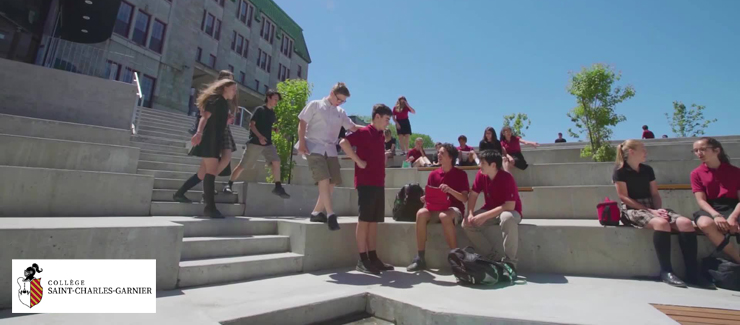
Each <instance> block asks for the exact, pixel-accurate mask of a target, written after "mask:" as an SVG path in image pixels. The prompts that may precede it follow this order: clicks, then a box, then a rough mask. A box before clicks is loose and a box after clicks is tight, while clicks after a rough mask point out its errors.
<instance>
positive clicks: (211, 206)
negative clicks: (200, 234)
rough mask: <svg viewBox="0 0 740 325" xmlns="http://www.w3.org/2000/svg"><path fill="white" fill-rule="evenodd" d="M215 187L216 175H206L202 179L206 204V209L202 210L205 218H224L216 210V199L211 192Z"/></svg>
mask: <svg viewBox="0 0 740 325" xmlns="http://www.w3.org/2000/svg"><path fill="white" fill-rule="evenodd" d="M215 187H216V175H213V174H206V176H205V177H203V196H204V199H205V203H206V207H205V208H204V211H203V212H204V213H205V215H206V216H208V217H211V218H223V217H224V216H223V215H222V214H221V212H219V211H218V209H216V199H215V194H214V192H213V190H214V188H215Z"/></svg>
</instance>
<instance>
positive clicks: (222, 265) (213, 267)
mask: <svg viewBox="0 0 740 325" xmlns="http://www.w3.org/2000/svg"><path fill="white" fill-rule="evenodd" d="M302 259H303V255H300V254H295V253H277V254H265V255H255V256H240V257H228V258H217V259H207V260H195V261H186V262H180V274H179V277H178V287H180V288H187V287H193V286H200V285H209V284H218V283H227V282H235V281H245V280H249V279H254V278H259V277H266V276H280V275H285V274H293V273H298V272H300V270H301V267H302Z"/></svg>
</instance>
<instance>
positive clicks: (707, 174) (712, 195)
mask: <svg viewBox="0 0 740 325" xmlns="http://www.w3.org/2000/svg"><path fill="white" fill-rule="evenodd" d="M739 189H740V168H737V167H735V166H733V165H730V164H727V163H722V164H720V165H719V167H718V168H716V169H712V168H709V167H707V165H706V164H704V163H702V164H701V165H699V167H696V169H694V170H693V171H692V172H691V190H692V191H693V192H694V193H696V192H704V194H706V195H707V200H716V199H719V198H723V199H735V200H737V199H738V196H737V191H738V190H739Z"/></svg>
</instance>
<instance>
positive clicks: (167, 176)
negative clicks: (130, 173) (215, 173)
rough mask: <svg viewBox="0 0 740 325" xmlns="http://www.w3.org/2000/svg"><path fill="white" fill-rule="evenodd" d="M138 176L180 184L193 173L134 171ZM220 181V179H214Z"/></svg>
mask: <svg viewBox="0 0 740 325" xmlns="http://www.w3.org/2000/svg"><path fill="white" fill-rule="evenodd" d="M136 173H137V174H139V175H151V176H154V178H155V179H160V178H165V179H176V180H179V181H181V182H183V181H185V180H186V179H188V178H190V176H193V174H194V173H195V172H170V171H163V170H149V169H139V170H137V171H136ZM216 179H221V178H218V177H217V178H216ZM223 179H224V180H225V179H227V178H226V177H223Z"/></svg>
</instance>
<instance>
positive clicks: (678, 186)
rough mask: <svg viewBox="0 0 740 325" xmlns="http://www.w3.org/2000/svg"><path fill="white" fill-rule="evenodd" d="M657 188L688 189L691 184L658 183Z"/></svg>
mask: <svg viewBox="0 0 740 325" xmlns="http://www.w3.org/2000/svg"><path fill="white" fill-rule="evenodd" d="M658 189H659V190H690V189H691V184H660V185H658Z"/></svg>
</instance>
